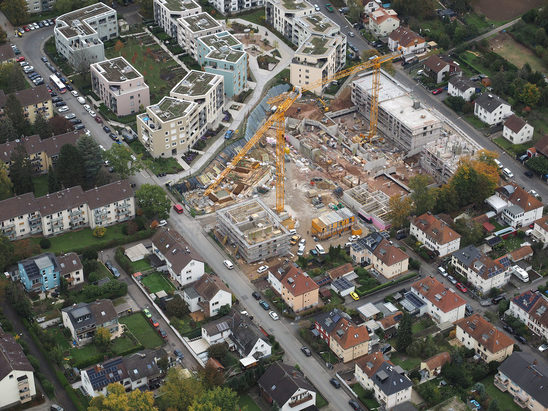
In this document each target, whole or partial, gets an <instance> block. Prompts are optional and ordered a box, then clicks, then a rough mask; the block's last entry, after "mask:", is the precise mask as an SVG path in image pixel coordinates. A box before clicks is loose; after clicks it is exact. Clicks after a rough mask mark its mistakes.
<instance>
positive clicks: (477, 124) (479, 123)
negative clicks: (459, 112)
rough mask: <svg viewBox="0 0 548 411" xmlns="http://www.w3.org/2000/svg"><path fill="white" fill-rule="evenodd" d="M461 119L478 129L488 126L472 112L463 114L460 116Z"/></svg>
mask: <svg viewBox="0 0 548 411" xmlns="http://www.w3.org/2000/svg"><path fill="white" fill-rule="evenodd" d="M462 118H463V119H465V120H466V121H467V122H468V123H470V125H472V126H473V127H475V128H477V129H478V130H483V129H486V128H487V127H488V125H487V124H485V123H484V122H483V121H481V120H480V119H479V118H477V117H476V116H475V115H473V114H465V115H464V116H462Z"/></svg>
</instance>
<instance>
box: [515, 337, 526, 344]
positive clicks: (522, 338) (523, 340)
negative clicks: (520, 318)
mask: <svg viewBox="0 0 548 411" xmlns="http://www.w3.org/2000/svg"><path fill="white" fill-rule="evenodd" d="M516 340H518V341H519V342H520V343H522V344H527V340H526V339H525V338H524V337H522V336H521V335H516Z"/></svg>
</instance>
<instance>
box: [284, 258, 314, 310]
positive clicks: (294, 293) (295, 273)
mask: <svg viewBox="0 0 548 411" xmlns="http://www.w3.org/2000/svg"><path fill="white" fill-rule="evenodd" d="M281 285H282V299H283V300H284V302H285V303H286V304H287V305H288V306H289V307H290V308H291V309H292V310H293V312H295V313H298V312H301V311H304V310H308V309H310V308H312V307H315V306H317V305H318V302H319V289H320V287H319V286H318V284H316V282H315V281H314V280H312V278H310V277H309V276H308V274H307V273H305V272H304V271H302V270H301V269H300V268H297V267H292V268H291V269H290V270H289V271H288V273H287V274H286V275H285V276H284V277H283V278H282V281H281Z"/></svg>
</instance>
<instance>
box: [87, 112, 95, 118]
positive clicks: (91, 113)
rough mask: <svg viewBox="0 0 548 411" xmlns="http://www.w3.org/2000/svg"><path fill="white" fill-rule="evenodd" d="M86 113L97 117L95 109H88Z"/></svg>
mask: <svg viewBox="0 0 548 411" xmlns="http://www.w3.org/2000/svg"><path fill="white" fill-rule="evenodd" d="M88 113H89V115H90V116H91V117H94V118H95V117H97V114H95V111H93V110H89V111H88Z"/></svg>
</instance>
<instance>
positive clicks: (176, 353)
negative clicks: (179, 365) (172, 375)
mask: <svg viewBox="0 0 548 411" xmlns="http://www.w3.org/2000/svg"><path fill="white" fill-rule="evenodd" d="M173 354H175V357H177V358H181V359H183V358H185V355H184V354H183V353H182V352H181V351H179V350H173Z"/></svg>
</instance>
